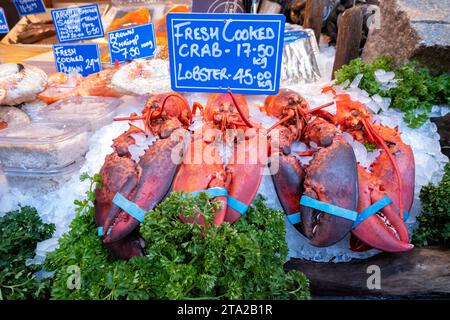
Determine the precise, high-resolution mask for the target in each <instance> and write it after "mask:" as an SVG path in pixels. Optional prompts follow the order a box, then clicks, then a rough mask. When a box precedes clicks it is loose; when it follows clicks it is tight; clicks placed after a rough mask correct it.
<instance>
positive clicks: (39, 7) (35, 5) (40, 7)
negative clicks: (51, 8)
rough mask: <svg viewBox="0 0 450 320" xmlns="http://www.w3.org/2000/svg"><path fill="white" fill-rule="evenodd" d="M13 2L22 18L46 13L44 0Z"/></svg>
mask: <svg viewBox="0 0 450 320" xmlns="http://www.w3.org/2000/svg"><path fill="white" fill-rule="evenodd" d="M13 2H14V6H15V7H16V9H17V11H18V12H19V14H20V15H21V16H26V15H29V14H36V13H44V12H45V6H44V3H43V2H42V0H14V1H13Z"/></svg>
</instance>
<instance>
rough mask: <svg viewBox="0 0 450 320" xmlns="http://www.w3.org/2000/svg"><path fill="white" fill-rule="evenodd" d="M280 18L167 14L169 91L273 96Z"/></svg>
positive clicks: (278, 66) (278, 59)
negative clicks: (170, 89) (228, 92)
mask: <svg viewBox="0 0 450 320" xmlns="http://www.w3.org/2000/svg"><path fill="white" fill-rule="evenodd" d="M285 21H286V18H285V17H284V15H278V14H277V15H257V14H195V13H185V14H182V13H177V14H176V13H171V14H169V15H168V16H167V28H168V42H169V59H170V73H171V83H172V90H174V91H181V92H183V91H188V92H189V91H194V92H195V91H198V92H225V91H227V90H232V91H233V92H236V93H245V94H276V93H278V90H279V86H280V69H281V58H282V52H283V38H284V24H285Z"/></svg>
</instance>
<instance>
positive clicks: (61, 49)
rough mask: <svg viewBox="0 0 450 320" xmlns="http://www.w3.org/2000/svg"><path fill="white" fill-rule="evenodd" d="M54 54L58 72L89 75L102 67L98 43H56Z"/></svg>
mask: <svg viewBox="0 0 450 320" xmlns="http://www.w3.org/2000/svg"><path fill="white" fill-rule="evenodd" d="M53 55H54V56H55V64H56V70H57V71H58V72H64V73H79V74H82V75H83V76H87V75H89V74H91V73H95V72H99V71H100V70H101V69H102V64H101V61H100V54H99V50H98V45H97V44H96V43H84V44H55V45H53Z"/></svg>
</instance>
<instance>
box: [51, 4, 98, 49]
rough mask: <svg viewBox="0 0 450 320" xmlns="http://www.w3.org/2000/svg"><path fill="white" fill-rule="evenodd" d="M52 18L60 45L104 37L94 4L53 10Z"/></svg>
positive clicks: (96, 6)
mask: <svg viewBox="0 0 450 320" xmlns="http://www.w3.org/2000/svg"><path fill="white" fill-rule="evenodd" d="M52 18H53V24H54V25H55V29H56V35H57V36H58V41H59V42H61V43H64V42H72V41H78V40H87V39H95V38H102V37H103V36H104V35H105V34H104V31H103V25H102V20H101V18H100V11H99V9H98V5H96V4H89V5H85V6H79V7H69V8H62V9H54V10H52Z"/></svg>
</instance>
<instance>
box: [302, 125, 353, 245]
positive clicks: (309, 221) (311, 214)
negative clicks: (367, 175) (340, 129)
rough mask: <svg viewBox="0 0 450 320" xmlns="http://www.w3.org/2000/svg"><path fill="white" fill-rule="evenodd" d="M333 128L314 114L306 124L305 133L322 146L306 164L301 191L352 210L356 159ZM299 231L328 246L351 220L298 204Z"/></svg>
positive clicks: (349, 225)
mask: <svg viewBox="0 0 450 320" xmlns="http://www.w3.org/2000/svg"><path fill="white" fill-rule="evenodd" d="M336 130H337V129H336V128H335V127H334V126H333V125H331V124H329V123H328V122H327V121H325V120H323V119H320V118H317V119H316V120H314V121H313V122H312V123H310V124H309V125H308V127H307V128H306V134H305V135H306V137H307V138H308V139H309V140H310V141H314V142H316V143H317V144H318V145H321V146H323V148H321V149H319V150H318V151H317V152H315V154H314V157H313V159H312V160H311V162H310V164H309V166H308V167H307V168H306V178H305V183H304V188H305V191H304V193H303V194H304V195H305V196H308V197H310V198H312V199H316V200H318V201H321V202H323V203H328V204H331V205H333V206H335V207H339V208H343V209H346V210H350V211H353V212H355V211H356V209H357V206H358V175H357V163H356V158H355V154H354V152H353V149H352V147H351V146H350V145H349V144H348V143H347V142H346V141H345V140H344V139H343V138H342V136H341V135H340V134H337V132H336ZM300 212H301V229H302V233H303V234H304V235H305V236H306V237H307V238H309V239H310V243H311V244H312V245H315V246H320V247H322V246H330V245H333V244H335V243H336V242H338V241H340V240H341V239H343V238H344V237H345V235H347V234H348V233H349V232H350V231H351V229H352V226H353V221H352V220H350V219H347V218H345V217H341V216H338V215H331V214H328V213H325V212H323V211H321V210H317V209H314V208H312V207H310V206H305V205H301V206H300Z"/></svg>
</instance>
